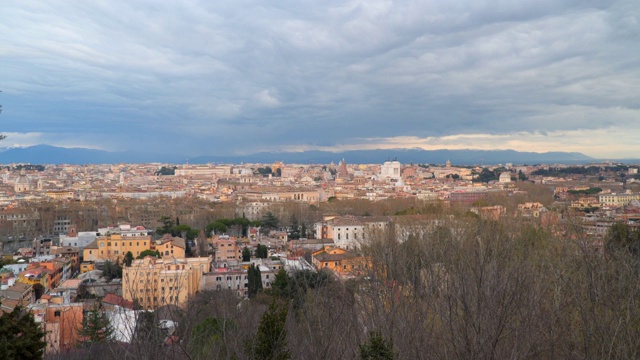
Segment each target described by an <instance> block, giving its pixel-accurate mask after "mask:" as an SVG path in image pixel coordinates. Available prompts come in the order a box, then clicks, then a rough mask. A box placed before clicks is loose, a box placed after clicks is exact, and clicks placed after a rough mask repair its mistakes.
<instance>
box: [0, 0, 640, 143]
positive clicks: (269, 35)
mask: <svg viewBox="0 0 640 360" xmlns="http://www.w3.org/2000/svg"><path fill="white" fill-rule="evenodd" d="M5 8H6V9H5V11H3V14H0V34H5V35H0V61H1V62H2V63H3V64H4V65H6V67H5V66H3V68H4V69H7V70H4V71H3V72H4V73H3V74H2V78H3V84H2V85H1V86H3V90H4V91H5V93H6V94H5V95H6V96H5V98H6V99H11V105H12V107H15V110H14V111H13V112H12V113H11V115H10V116H16V117H15V119H19V120H20V123H21V124H23V125H20V124H17V123H14V124H13V125H12V127H11V130H12V131H23V132H28V131H47V132H55V131H56V129H58V130H60V131H66V132H68V131H72V130H73V128H74V127H77V128H81V129H83V131H86V132H90V131H91V129H95V131H96V132H101V133H110V134H111V133H113V134H115V133H118V132H121V133H122V143H121V145H120V146H129V145H128V144H129V143H130V139H133V138H134V137H135V134H136V133H137V132H144V133H145V135H146V136H145V138H144V139H142V140H140V139H137V141H138V143H142V144H144V146H149V147H152V148H153V147H157V146H158V144H160V143H161V142H162V141H161V140H162V139H163V138H165V137H167V136H171V137H173V138H174V139H175V145H176V146H177V147H180V148H182V149H184V151H185V152H191V153H193V154H200V153H206V152H211V151H221V152H235V151H240V150H242V151H246V149H248V148H256V149H257V148H277V147H278V145H279V144H282V145H287V144H297V145H299V144H305V145H308V144H318V145H323V146H327V144H345V143H349V142H350V141H353V139H356V138H363V137H372V138H380V137H387V136H388V137H393V136H424V137H427V136H442V135H448V134H460V133H492V134H501V133H509V132H521V131H530V132H536V131H537V132H543V131H554V130H564V129H568V130H570V129H579V128H585V129H587V128H589V129H598V128H603V127H607V126H611V124H628V125H629V126H636V127H637V126H638V124H634V123H633V120H632V119H633V116H632V115H631V116H630V115H629V114H630V112H629V111H626V110H625V109H637V108H638V106H639V105H640V104H639V103H638V102H639V101H640V100H638V98H637V96H636V94H637V93H638V91H639V90H640V89H639V87H640V85H639V84H640V79H639V77H640V70H638V67H637V63H638V60H639V55H640V49H638V47H637V46H635V42H636V41H637V40H636V39H637V35H638V34H640V30H639V29H640V25H639V19H640V16H639V11H638V7H637V6H634V3H633V1H617V2H609V1H587V2H585V1H552V0H544V1H506V0H505V1H498V2H496V1H393V2H390V1H347V2H345V1H328V2H313V1H307V2H300V1H284V2H273V3H272V4H269V3H265V2H254V1H242V2H222V3H220V2H207V1H202V2H198V1H195V2H192V1H178V2H156V1H135V2H129V3H120V2H117V3H115V2H109V1H100V2H86V3H85V2H81V3H78V2H75V1H68V2H60V3H56V4H55V5H52V4H49V5H47V4H38V6H35V5H31V4H28V3H26V4H24V3H23V2H19V1H12V2H8V4H5ZM8 34H10V35H8ZM4 79H6V80H4ZM36 104H41V106H36ZM8 107H9V104H8V103H6V101H5V108H8ZM612 109H613V110H612ZM616 109H621V110H616ZM592 114H597V116H594V115H592ZM605 114H610V115H611V116H606V115H605ZM631 114H634V113H633V112H631ZM3 117H4V118H5V119H6V118H7V117H9V115H8V114H7V113H5V114H3ZM2 120H4V119H2ZM127 126H128V127H130V129H131V131H122V130H123V127H125V128H126V127H127ZM131 134H133V135H131ZM114 143H115V142H114Z"/></svg>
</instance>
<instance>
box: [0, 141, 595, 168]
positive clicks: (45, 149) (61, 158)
mask: <svg viewBox="0 0 640 360" xmlns="http://www.w3.org/2000/svg"><path fill="white" fill-rule="evenodd" d="M343 158H344V159H345V160H346V162H347V163H349V164H376V163H382V162H384V161H386V160H390V159H397V160H398V161H400V162H401V163H404V164H408V163H415V164H444V163H445V162H446V161H447V160H450V161H451V163H452V164H454V165H474V164H475V165H491V164H504V163H513V164H553V163H565V164H577V163H588V162H594V161H597V160H596V159H594V158H591V157H589V156H586V155H584V154H581V153H577V152H546V153H536V152H520V151H515V150H491V151H488V150H423V149H380V150H351V151H343V152H330V151H304V152H277V153H266V152H262V153H256V154H250V155H242V156H237V155H234V156H224V155H220V156H217V155H207V156H197V157H188V156H184V155H179V154H156V153H144V152H138V151H116V152H111V151H103V150H94V149H85V148H62V147H55V146H49V145H37V146H30V147H14V148H4V149H1V150H0V163H2V164H10V163H31V164H115V163H151V162H158V163H172V164H184V163H187V162H188V163H190V164H206V163H234V164H239V163H241V162H245V163H247V162H249V163H272V162H274V161H283V162H285V163H297V164H328V163H330V162H332V161H333V162H335V163H337V162H338V161H340V160H341V159H343Z"/></svg>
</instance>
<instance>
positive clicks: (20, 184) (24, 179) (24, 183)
mask: <svg viewBox="0 0 640 360" xmlns="http://www.w3.org/2000/svg"><path fill="white" fill-rule="evenodd" d="M15 190H16V191H17V192H22V191H29V190H31V180H29V177H28V176H27V174H25V172H24V169H22V171H20V176H18V178H17V179H16V181H15Z"/></svg>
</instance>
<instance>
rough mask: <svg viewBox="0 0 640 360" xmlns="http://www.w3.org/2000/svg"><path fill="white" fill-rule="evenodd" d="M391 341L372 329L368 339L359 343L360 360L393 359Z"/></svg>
mask: <svg viewBox="0 0 640 360" xmlns="http://www.w3.org/2000/svg"><path fill="white" fill-rule="evenodd" d="M393 359H395V355H394V353H393V343H391V341H386V340H385V339H384V338H383V337H382V334H380V333H379V332H375V331H372V332H370V333H369V339H368V340H367V342H365V343H364V344H362V345H360V360H393Z"/></svg>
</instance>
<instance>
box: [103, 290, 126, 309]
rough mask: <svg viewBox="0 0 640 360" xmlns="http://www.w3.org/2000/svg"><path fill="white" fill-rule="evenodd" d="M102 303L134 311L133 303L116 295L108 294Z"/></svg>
mask: <svg viewBox="0 0 640 360" xmlns="http://www.w3.org/2000/svg"><path fill="white" fill-rule="evenodd" d="M102 302H103V303H104V304H109V305H118V306H120V307H123V308H127V309H131V310H133V301H129V300H125V299H124V298H123V297H122V296H118V295H116V294H111V293H109V294H107V296H105V297H104V299H103V300H102Z"/></svg>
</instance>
